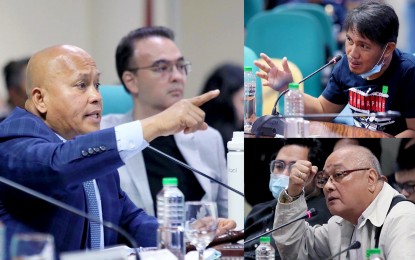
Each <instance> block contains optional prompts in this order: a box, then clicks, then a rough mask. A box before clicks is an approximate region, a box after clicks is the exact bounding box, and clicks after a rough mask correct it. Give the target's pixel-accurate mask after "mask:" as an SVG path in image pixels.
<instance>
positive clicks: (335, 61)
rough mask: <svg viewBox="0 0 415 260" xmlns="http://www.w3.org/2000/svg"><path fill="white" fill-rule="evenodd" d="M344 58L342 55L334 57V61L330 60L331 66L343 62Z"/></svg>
mask: <svg viewBox="0 0 415 260" xmlns="http://www.w3.org/2000/svg"><path fill="white" fill-rule="evenodd" d="M342 57H343V56H342V55H341V54H338V55H336V56H335V57H333V59H331V60H330V64H333V63H337V62H338V61H339V60H341V58H342Z"/></svg>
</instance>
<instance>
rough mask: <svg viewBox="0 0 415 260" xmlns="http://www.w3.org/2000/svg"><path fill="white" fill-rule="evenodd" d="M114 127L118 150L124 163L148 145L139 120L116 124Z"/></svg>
mask: <svg viewBox="0 0 415 260" xmlns="http://www.w3.org/2000/svg"><path fill="white" fill-rule="evenodd" d="M114 129H115V138H116V140H117V148H118V152H119V154H120V157H121V160H122V161H123V162H124V163H125V162H126V161H127V160H128V159H129V158H131V157H133V156H134V155H136V154H137V153H139V152H141V151H142V150H143V149H144V148H146V147H147V146H148V145H149V144H148V142H147V141H146V140H144V136H143V129H142V127H141V122H140V121H139V120H136V121H133V122H129V123H126V124H122V125H118V126H116V127H114Z"/></svg>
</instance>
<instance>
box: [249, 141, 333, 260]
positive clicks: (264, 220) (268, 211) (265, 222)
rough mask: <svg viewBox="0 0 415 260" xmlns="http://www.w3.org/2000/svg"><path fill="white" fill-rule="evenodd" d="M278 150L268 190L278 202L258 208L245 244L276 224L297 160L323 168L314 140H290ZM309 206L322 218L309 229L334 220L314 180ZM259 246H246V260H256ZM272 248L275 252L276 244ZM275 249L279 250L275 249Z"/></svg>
mask: <svg viewBox="0 0 415 260" xmlns="http://www.w3.org/2000/svg"><path fill="white" fill-rule="evenodd" d="M280 141H281V142H284V144H283V146H282V147H281V149H279V151H278V153H277V155H276V157H275V160H272V161H271V162H270V181H269V189H270V191H271V193H272V195H273V196H274V197H275V199H273V200H271V201H267V202H263V203H259V204H257V205H255V206H254V207H253V208H252V210H251V212H250V213H249V214H248V216H247V218H246V221H245V230H244V233H245V240H248V239H250V238H253V237H255V236H258V235H260V234H262V233H264V232H266V231H269V230H271V229H272V226H273V223H274V215H275V206H276V205H277V203H278V200H277V198H278V196H279V194H280V192H281V191H282V190H283V189H285V188H286V187H287V186H288V179H289V175H290V171H291V167H292V166H293V165H294V164H295V162H296V161H298V160H308V161H312V162H314V164H316V165H320V164H321V163H322V162H323V161H324V156H323V151H322V148H321V143H320V141H319V140H313V139H297V138H294V139H287V140H280ZM304 191H305V194H306V195H305V196H306V201H307V205H308V207H310V208H316V209H318V211H319V214H318V215H317V216H316V217H314V218H312V219H310V220H309V223H310V225H315V224H322V223H326V222H327V220H328V219H329V218H330V217H331V214H330V212H329V211H328V209H327V207H326V204H325V200H324V195H323V193H322V192H321V189H320V188H318V187H317V186H316V185H315V180H314V179H311V178H310V180H309V181H308V182H307V184H306V186H305V188H304ZM258 245H259V239H258V240H254V241H252V242H249V243H246V244H244V257H245V259H255V249H256V247H257V246H258ZM271 245H272V246H273V247H274V248H275V242H272V243H271ZM275 249H276V248H275ZM275 255H276V257H275V259H281V258H280V256H279V254H278V251H277V249H276V251H275Z"/></svg>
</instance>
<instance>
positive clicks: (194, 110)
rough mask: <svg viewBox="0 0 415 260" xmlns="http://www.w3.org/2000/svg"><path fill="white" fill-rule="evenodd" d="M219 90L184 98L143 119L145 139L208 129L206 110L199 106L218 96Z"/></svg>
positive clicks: (150, 139) (149, 139) (148, 140)
mask: <svg viewBox="0 0 415 260" xmlns="http://www.w3.org/2000/svg"><path fill="white" fill-rule="evenodd" d="M218 95H219V90H212V91H209V92H207V93H204V94H202V95H200V96H196V97H193V98H189V99H182V100H180V101H178V102H176V103H175V104H173V105H172V106H171V107H169V108H168V109H166V110H164V111H163V112H161V113H159V114H157V115H154V116H152V117H149V118H146V119H143V120H141V125H142V128H143V135H144V139H145V140H146V141H147V142H150V141H152V140H153V139H154V138H156V137H159V136H167V135H171V134H175V133H178V132H180V131H184V133H192V132H195V131H197V130H206V129H207V128H208V125H207V124H206V123H205V122H204V120H205V112H203V110H202V109H200V108H199V106H201V105H202V104H204V103H206V102H208V101H209V100H211V99H213V98H215V97H217V96H218Z"/></svg>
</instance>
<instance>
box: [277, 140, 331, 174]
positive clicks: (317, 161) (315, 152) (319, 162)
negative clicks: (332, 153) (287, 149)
mask: <svg viewBox="0 0 415 260" xmlns="http://www.w3.org/2000/svg"><path fill="white" fill-rule="evenodd" d="M282 143H283V144H282V146H281V148H282V147H284V146H287V145H298V146H301V147H306V148H308V149H309V152H308V158H307V159H308V161H310V162H311V163H312V164H313V165H315V166H317V167H318V169H319V170H321V169H323V166H324V162H325V161H326V158H327V157H328V154H329V153H328V152H327V151H326V150H327V149H323V145H322V143H321V141H320V140H318V139H315V138H288V139H282ZM279 150H281V149H279ZM279 150H278V151H277V152H276V153H274V154H273V155H272V159H271V160H274V159H275V157H276V156H277V154H278V152H279Z"/></svg>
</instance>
